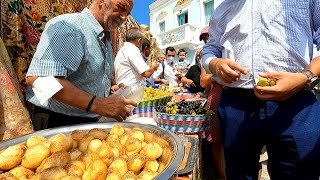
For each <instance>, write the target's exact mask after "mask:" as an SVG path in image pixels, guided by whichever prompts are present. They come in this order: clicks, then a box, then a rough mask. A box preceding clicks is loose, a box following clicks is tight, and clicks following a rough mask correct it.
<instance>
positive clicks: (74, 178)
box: [59, 175, 81, 180]
mask: <svg viewBox="0 0 320 180" xmlns="http://www.w3.org/2000/svg"><path fill="white" fill-rule="evenodd" d="M59 180H81V178H80V177H79V176H76V175H68V176H64V177H62V178H60V179H59Z"/></svg>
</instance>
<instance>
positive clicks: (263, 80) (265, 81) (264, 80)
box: [257, 77, 277, 86]
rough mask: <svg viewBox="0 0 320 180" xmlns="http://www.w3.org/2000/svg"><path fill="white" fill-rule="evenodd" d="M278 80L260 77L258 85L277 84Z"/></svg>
mask: <svg viewBox="0 0 320 180" xmlns="http://www.w3.org/2000/svg"><path fill="white" fill-rule="evenodd" d="M276 82H277V80H276V79H273V78H264V77H259V78H258V83H257V86H274V85H276Z"/></svg>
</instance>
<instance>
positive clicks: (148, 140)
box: [143, 131, 156, 143]
mask: <svg viewBox="0 0 320 180" xmlns="http://www.w3.org/2000/svg"><path fill="white" fill-rule="evenodd" d="M143 135H144V141H145V142H146V143H151V142H155V140H156V135H154V134H153V133H151V132H147V131H144V132H143Z"/></svg>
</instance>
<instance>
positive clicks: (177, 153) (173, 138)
mask: <svg viewBox="0 0 320 180" xmlns="http://www.w3.org/2000/svg"><path fill="white" fill-rule="evenodd" d="M115 124H120V125H121V126H122V127H125V128H133V127H139V128H142V129H144V130H147V131H149V132H152V133H154V134H156V135H158V136H160V137H162V138H163V139H165V140H166V141H167V142H168V143H169V144H170V146H171V148H172V152H173V157H172V159H171V162H170V163H169V165H168V166H167V167H166V169H165V170H164V171H163V172H162V173H161V174H159V175H158V176H157V177H156V178H155V179H156V180H163V179H169V178H170V177H171V176H172V175H173V174H174V173H175V172H176V170H177V169H178V168H179V166H180V164H181V162H182V159H183V156H184V146H183V143H182V141H181V139H180V138H179V137H178V136H177V135H175V134H174V133H172V132H170V131H168V130H166V129H162V128H160V127H157V126H153V125H145V124H138V123H125V122H122V123H119V122H101V123H88V124H82V125H74V126H65V127H58V128H52V129H46V130H41V131H36V132H34V133H31V134H27V135H24V136H21V137H18V138H15V139H11V140H7V141H2V142H1V143H0V150H2V149H5V148H7V147H9V146H11V145H15V144H18V143H21V142H24V141H26V140H27V139H28V138H29V137H30V136H35V135H39V136H44V137H47V138H48V137H51V136H54V135H56V134H59V133H63V134H69V133H70V132H72V131H74V130H90V129H93V128H103V129H107V130H110V129H111V128H112V127H113V126H114V125H115Z"/></svg>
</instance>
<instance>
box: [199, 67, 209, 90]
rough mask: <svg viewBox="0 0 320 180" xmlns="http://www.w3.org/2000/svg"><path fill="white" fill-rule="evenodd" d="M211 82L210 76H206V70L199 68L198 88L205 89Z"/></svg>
mask: <svg viewBox="0 0 320 180" xmlns="http://www.w3.org/2000/svg"><path fill="white" fill-rule="evenodd" d="M211 82H212V74H207V72H206V70H205V69H204V68H203V67H201V74H200V86H201V87H203V88H205V87H207V86H209V85H210V84H211Z"/></svg>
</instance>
